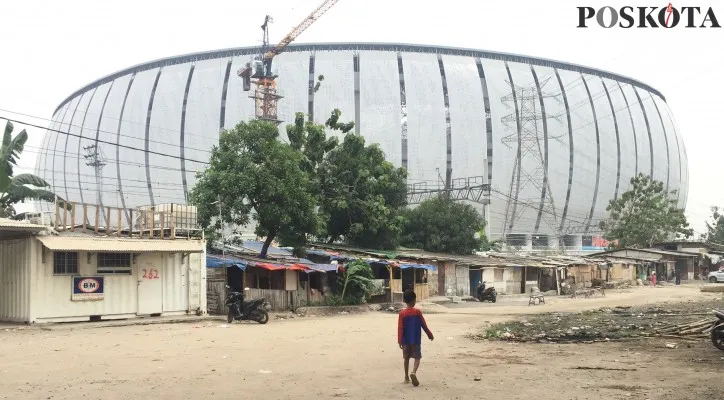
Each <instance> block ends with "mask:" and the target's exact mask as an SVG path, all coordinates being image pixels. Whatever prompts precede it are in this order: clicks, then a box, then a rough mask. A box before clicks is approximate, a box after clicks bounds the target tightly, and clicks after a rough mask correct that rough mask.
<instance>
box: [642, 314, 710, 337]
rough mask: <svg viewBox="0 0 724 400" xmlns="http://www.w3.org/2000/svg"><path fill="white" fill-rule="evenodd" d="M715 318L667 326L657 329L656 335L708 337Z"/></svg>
mask: <svg viewBox="0 0 724 400" xmlns="http://www.w3.org/2000/svg"><path fill="white" fill-rule="evenodd" d="M716 321H717V319H716V318H706V319H702V320H699V321H696V322H690V323H688V324H679V325H669V326H666V327H664V328H661V329H657V330H656V333H658V334H659V335H660V336H664V337H666V336H674V337H680V336H708V335H709V334H710V333H711V330H712V328H713V327H714V323H715V322H716Z"/></svg>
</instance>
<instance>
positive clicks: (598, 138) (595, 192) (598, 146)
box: [581, 73, 601, 232]
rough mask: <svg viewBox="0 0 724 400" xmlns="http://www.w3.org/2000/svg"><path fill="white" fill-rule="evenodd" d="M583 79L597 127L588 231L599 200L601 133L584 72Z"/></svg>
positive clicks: (595, 126) (594, 123)
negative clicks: (594, 171)
mask: <svg viewBox="0 0 724 400" xmlns="http://www.w3.org/2000/svg"><path fill="white" fill-rule="evenodd" d="M581 80H582V81H583V86H584V87H585V88H586V93H587V94H588V100H589V101H590V102H591V111H592V112H593V126H594V128H595V129H596V185H595V186H594V189H593V201H592V202H591V212H590V213H589V214H588V219H587V221H586V232H588V229H589V228H590V227H591V221H592V220H593V211H594V210H595V208H596V200H598V185H599V181H600V178H601V135H600V132H599V130H598V116H597V115H596V107H595V105H594V104H593V98H592V97H591V89H590V88H589V87H588V82H586V77H585V76H583V73H581Z"/></svg>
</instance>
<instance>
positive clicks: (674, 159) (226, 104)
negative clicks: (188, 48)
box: [36, 43, 688, 249]
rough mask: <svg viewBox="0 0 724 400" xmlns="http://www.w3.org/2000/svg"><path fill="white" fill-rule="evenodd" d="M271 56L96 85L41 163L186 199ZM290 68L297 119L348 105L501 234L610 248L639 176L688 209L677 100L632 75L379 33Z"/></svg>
mask: <svg viewBox="0 0 724 400" xmlns="http://www.w3.org/2000/svg"><path fill="white" fill-rule="evenodd" d="M259 51H260V49H259V48H253V47H249V48H236V49H228V50H219V51H210V52H204V53H196V54H189V55H183V56H178V57H171V58H164V59H161V60H157V61H152V62H149V63H145V64H141V65H137V66H134V67H131V68H128V69H125V70H122V71H119V72H116V73H114V74H111V75H109V76H106V77H104V78H101V79H99V80H97V81H95V82H92V83H90V84H88V85H86V86H85V87H83V88H81V89H80V90H78V91H76V92H75V93H73V94H71V95H70V96H69V97H68V98H67V99H65V100H64V101H63V102H62V103H60V105H59V106H58V107H57V109H56V110H55V113H54V114H53V119H52V122H51V123H50V126H49V129H48V131H47V134H46V135H45V138H44V140H43V144H42V150H41V152H40V156H39V157H38V161H37V166H36V170H37V174H38V175H39V176H41V177H43V178H45V179H46V180H47V181H48V182H49V183H50V184H51V185H52V186H53V188H54V190H55V192H56V193H58V195H60V196H63V197H65V198H66V199H69V200H73V201H77V202H82V203H93V204H95V203H97V202H99V201H100V202H101V203H102V204H103V205H104V206H107V207H123V208H133V207H137V206H143V205H154V204H163V203H185V202H186V199H187V196H188V192H189V191H190V190H191V188H192V187H193V185H194V181H195V174H196V172H197V171H199V170H201V169H203V168H204V167H205V163H206V162H207V161H208V159H209V156H210V149H211V147H212V146H213V145H214V143H216V142H217V140H218V136H219V130H220V129H223V128H230V127H233V126H234V125H235V124H236V123H237V122H239V121H241V120H248V119H251V118H253V116H254V115H253V114H254V104H253V100H252V99H250V98H249V93H250V92H244V91H243V89H242V79H241V78H239V77H238V76H237V75H236V71H237V70H239V69H240V68H242V67H243V66H244V65H245V64H246V63H248V62H249V60H250V57H252V56H254V55H257V54H259ZM274 69H275V73H277V74H278V75H279V77H278V78H277V83H278V89H279V92H280V94H281V95H283V96H284V98H283V99H281V100H280V101H279V111H278V115H279V119H281V120H283V121H284V122H283V124H286V123H291V122H292V121H293V119H294V113H295V112H298V111H303V112H306V113H308V114H309V115H311V116H312V118H313V119H314V121H315V122H317V123H323V122H324V121H325V120H326V118H327V117H328V115H329V114H330V112H331V111H332V110H333V109H334V108H339V109H340V110H342V112H343V116H344V119H345V120H353V121H354V122H355V123H356V132H357V133H359V134H361V135H363V136H364V137H365V138H366V139H367V141H368V142H374V143H378V144H379V145H380V147H381V148H382V150H383V151H384V152H385V154H386V155H387V158H388V160H390V161H391V162H393V163H394V164H395V165H397V166H404V167H406V168H407V170H408V184H409V186H410V190H411V192H412V193H417V195H416V196H414V198H411V202H412V203H414V202H416V201H419V200H421V199H422V198H425V196H426V195H430V194H434V193H435V192H434V190H436V189H438V188H442V187H444V185H445V184H446V182H447V185H448V187H449V188H450V187H451V188H453V189H455V188H459V189H460V190H457V191H456V192H455V193H456V196H457V197H459V198H464V199H467V200H464V201H469V202H470V203H471V204H474V205H476V207H478V208H479V209H480V210H481V212H484V213H485V217H486V220H487V221H488V231H489V235H490V236H491V237H493V238H501V237H505V238H506V240H507V241H508V242H509V243H510V244H512V245H516V246H527V247H531V246H532V247H552V246H556V245H558V244H564V245H565V246H567V247H574V248H578V249H580V248H584V249H586V248H589V249H593V248H595V247H600V246H601V238H600V230H599V229H598V227H597V225H598V221H599V220H600V219H601V218H603V217H605V215H606V206H607V204H608V202H609V200H610V199H613V198H615V197H617V196H620V195H621V194H622V193H623V192H625V191H626V190H627V189H628V188H629V179H630V178H631V177H632V176H634V175H635V174H637V173H645V174H647V175H650V176H652V177H653V178H654V179H657V180H659V181H662V182H664V184H665V185H666V187H668V188H669V190H674V189H676V190H678V195H677V197H678V201H679V205H680V206H681V207H684V206H685V205H686V200H687V193H688V168H687V158H686V151H685V149H684V143H683V140H682V137H681V135H680V134H679V131H678V129H677V127H676V124H675V122H674V117H673V115H672V113H671V111H670V109H669V107H668V106H667V103H666V100H665V98H664V96H663V95H662V94H661V93H660V92H659V91H657V90H656V89H654V88H652V87H650V86H648V85H646V84H644V83H641V82H639V81H636V80H634V79H631V78H627V77H625V76H621V75H616V74H613V73H609V72H605V71H601V70H597V69H593V68H588V67H583V66H579V65H574V64H568V63H563V62H558V61H552V60H546V59H540V58H534V57H527V56H521V55H513V54H506V53H496V52H489V51H480V50H471V49H461V48H448V47H433V46H420V45H403V44H372V43H369V44H365V43H338V44H298V45H290V46H289V47H288V48H287V49H286V50H285V51H284V53H282V54H280V55H278V56H277V57H275V59H274ZM319 75H323V77H324V80H323V82H322V83H321V87H320V88H319V90H318V91H316V92H315V91H314V90H311V88H312V87H313V86H314V85H315V83H316V81H317V79H318V76H319ZM281 136H282V139H283V140H286V137H285V134H284V133H282V135H281ZM481 188H483V189H482V191H481ZM487 188H489V191H488V190H487ZM480 193H483V196H480ZM488 202H489V205H488V206H485V205H484V204H486V203H488Z"/></svg>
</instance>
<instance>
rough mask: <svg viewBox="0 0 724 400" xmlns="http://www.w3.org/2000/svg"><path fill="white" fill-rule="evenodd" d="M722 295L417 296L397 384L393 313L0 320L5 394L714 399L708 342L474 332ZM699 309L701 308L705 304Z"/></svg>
mask: <svg viewBox="0 0 724 400" xmlns="http://www.w3.org/2000/svg"><path fill="white" fill-rule="evenodd" d="M707 299H709V300H711V299H721V300H722V301H721V304H722V306H724V299H722V295H720V294H719V295H715V294H704V293H700V292H699V290H698V288H697V287H695V286H681V287H673V286H672V287H663V288H657V289H652V288H632V289H628V290H625V291H622V292H614V291H609V292H607V293H606V297H604V298H601V297H597V298H590V299H569V298H555V299H553V298H551V299H549V300H548V301H547V302H548V304H546V305H540V306H530V307H529V306H527V299H523V298H519V297H513V296H511V297H502V298H501V301H499V302H498V303H496V304H488V303H486V304H479V303H473V304H460V305H454V306H441V305H428V304H422V305H421V308H422V309H423V311H424V312H425V313H426V319H427V322H428V324H429V326H430V328H431V329H432V331H433V333H434V334H435V340H434V341H433V342H429V341H425V342H424V343H423V346H422V348H423V360H422V365H421V367H420V370H419V372H418V376H419V378H420V381H421V383H422V384H421V386H420V387H417V388H413V387H412V386H410V385H406V384H404V383H403V382H402V378H403V372H402V357H401V351H400V350H399V348H398V347H397V344H396V327H397V316H396V315H395V314H393V313H386V312H372V313H365V314H349V315H337V316H332V317H311V316H310V317H304V318H294V319H291V320H290V319H285V320H280V319H272V320H271V321H270V322H269V323H268V324H267V325H258V324H255V323H234V324H231V325H229V324H226V323H224V322H221V321H213V322H212V321H207V322H200V323H199V322H197V323H184V324H166V325H147V326H126V327H111V328H88V327H89V326H92V325H90V324H85V325H83V326H81V327H79V326H78V325H74V326H60V327H54V328H53V330H45V329H41V328H39V327H31V328H26V329H11V328H8V329H7V330H6V329H5V328H6V327H3V328H2V329H0V388H1V389H0V399H13V400H16V399H73V400H77V399H149V398H160V399H207V398H208V399H211V398H213V399H307V398H309V399H312V398H324V399H327V398H350V399H413V398H415V399H473V398H476V399H479V398H489V399H501V400H506V399H526V400H530V399H535V400H548V399H550V400H565V399H590V400H593V399H642V400H643V399H650V400H656V399H666V400H678V399H682V400H684V399H692V400H693V399H696V400H705V399H707V400H708V399H716V398H719V399H721V398H723V397H724V379H722V376H724V375H723V373H722V368H723V367H724V352H721V351H719V350H717V349H716V348H714V347H713V346H712V345H711V343H709V342H706V341H705V340H698V341H690V342H689V341H686V342H680V346H679V347H678V348H676V349H669V348H666V347H665V344H666V343H669V342H670V341H671V339H651V338H647V339H639V340H631V341H626V342H615V343H614V342H609V343H593V344H565V345H562V344H533V343H505V342H500V341H481V340H472V339H470V335H471V334H475V333H480V332H482V331H484V330H485V328H486V327H488V326H490V324H492V323H497V322H501V321H505V320H507V319H510V318H513V317H517V316H520V315H523V314H526V313H544V312H552V311H581V310H585V309H595V308H599V307H604V306H605V307H615V306H618V305H635V304H654V303H661V302H673V303H676V302H679V303H680V302H686V301H702V300H707ZM702 311H706V310H702Z"/></svg>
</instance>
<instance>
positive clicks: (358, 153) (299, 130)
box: [287, 109, 407, 248]
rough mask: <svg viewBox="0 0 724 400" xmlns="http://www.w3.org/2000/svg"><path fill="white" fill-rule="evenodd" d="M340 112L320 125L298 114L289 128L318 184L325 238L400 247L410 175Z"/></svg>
mask: <svg viewBox="0 0 724 400" xmlns="http://www.w3.org/2000/svg"><path fill="white" fill-rule="evenodd" d="M341 116H342V113H341V111H339V110H338V109H335V110H334V111H332V113H331V115H330V117H329V118H328V119H327V121H326V123H325V124H324V125H317V124H314V123H313V122H311V121H305V117H304V114H303V113H297V115H296V119H295V122H294V125H290V126H288V127H287V136H288V137H289V142H290V143H291V146H292V148H294V149H295V150H297V151H299V152H300V153H301V162H302V164H301V168H302V169H303V170H304V171H305V172H307V173H308V174H309V176H310V179H311V181H312V182H313V186H314V192H315V197H316V200H317V202H318V205H319V216H320V218H321V219H322V220H323V221H324V229H323V230H322V232H320V236H322V237H323V238H324V239H325V240H327V241H328V242H330V243H331V242H334V241H336V240H338V239H340V238H344V239H345V240H346V241H347V242H348V243H351V244H355V245H359V246H365V247H375V248H390V247H395V246H396V244H397V238H398V237H399V234H400V233H401V228H402V217H401V210H402V209H403V208H404V207H405V205H406V202H407V197H406V196H407V189H406V184H405V177H406V173H405V171H404V169H402V168H395V167H394V165H393V164H392V163H390V162H388V161H386V160H385V155H384V153H383V152H382V150H381V149H380V148H379V147H378V146H377V145H374V144H373V145H366V144H365V140H364V138H363V137H362V136H360V135H356V134H354V133H350V132H351V130H352V129H353V128H354V122H342V120H341ZM328 130H332V131H337V132H339V133H340V134H341V135H343V138H342V140H341V143H340V140H339V139H338V138H337V137H336V136H330V137H327V131H328Z"/></svg>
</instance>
